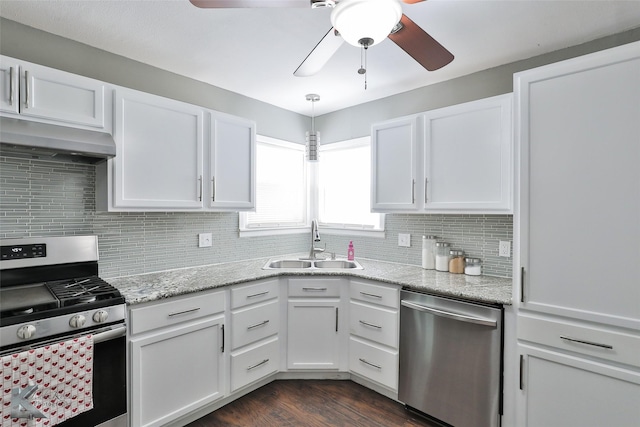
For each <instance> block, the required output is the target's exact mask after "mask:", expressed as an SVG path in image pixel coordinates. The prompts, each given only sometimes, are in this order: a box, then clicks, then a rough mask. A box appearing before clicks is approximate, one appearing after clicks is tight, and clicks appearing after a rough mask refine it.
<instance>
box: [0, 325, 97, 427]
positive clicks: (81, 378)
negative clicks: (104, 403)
mask: <svg viewBox="0 0 640 427" xmlns="http://www.w3.org/2000/svg"><path fill="white" fill-rule="evenodd" d="M0 371H1V372H2V377H1V378H2V394H1V396H2V401H1V402H0V403H1V404H2V407H1V410H2V419H1V423H0V425H1V426H2V427H41V426H47V427H50V426H54V425H56V424H59V423H61V422H63V421H65V420H67V419H69V418H72V417H74V416H76V415H78V414H81V413H83V412H85V411H88V410H90V409H92V408H93V337H92V336H91V335H87V336H84V337H80V338H74V339H70V340H68V341H64V342H59V343H55V344H51V345H46V346H43V347H39V348H36V349H31V350H25V351H22V352H20V353H15V354H10V355H8V356H3V357H2V366H0ZM17 412H20V413H21V414H23V415H28V414H33V415H34V417H33V418H32V419H31V420H29V419H27V418H16V417H15V415H16V413H17ZM42 415H44V417H42ZM45 417H46V418H45Z"/></svg>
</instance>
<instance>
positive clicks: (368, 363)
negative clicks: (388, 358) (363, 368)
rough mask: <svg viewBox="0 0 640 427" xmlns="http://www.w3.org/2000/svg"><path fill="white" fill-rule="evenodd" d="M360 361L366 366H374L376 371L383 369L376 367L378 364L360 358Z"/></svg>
mask: <svg viewBox="0 0 640 427" xmlns="http://www.w3.org/2000/svg"><path fill="white" fill-rule="evenodd" d="M358 360H359V361H361V362H362V363H364V364H366V365H369V366H373V367H374V368H376V369H382V366H380V365H376V364H374V363H371V362H368V361H366V360H365V359H363V358H362V357H360V358H359V359H358Z"/></svg>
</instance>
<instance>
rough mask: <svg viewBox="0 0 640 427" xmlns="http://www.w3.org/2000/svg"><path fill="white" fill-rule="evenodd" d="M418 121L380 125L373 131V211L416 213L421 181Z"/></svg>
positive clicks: (406, 120)
mask: <svg viewBox="0 0 640 427" xmlns="http://www.w3.org/2000/svg"><path fill="white" fill-rule="evenodd" d="M417 120H418V119H417V118H416V117H409V118H403V119H398V120H391V121H388V122H384V123H380V124H376V125H374V126H373V128H372V131H371V137H372V139H371V158H372V163H371V179H372V182H371V210H372V211H374V212H393V211H414V210H416V209H417V205H416V191H418V189H416V184H417V183H416V180H417V166H418V162H417V156H418V153H417V150H418V142H417V124H418V123H417Z"/></svg>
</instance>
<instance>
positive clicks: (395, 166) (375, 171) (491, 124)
mask: <svg viewBox="0 0 640 427" xmlns="http://www.w3.org/2000/svg"><path fill="white" fill-rule="evenodd" d="M512 136H513V133H512V95H511V94H507V95H501V96H496V97H492V98H486V99H481V100H479V101H473V102H468V103H465V104H460V105H454V106H451V107H446V108H441V109H437V110H432V111H429V112H426V113H424V114H420V115H417V116H411V117H403V118H399V119H396V120H390V121H386V122H384V123H379V124H375V125H374V126H373V128H372V185H371V192H372V197H371V200H372V211H374V212H414V213H430V212H434V213H487V214H491V213H496V214H502V213H511V212H512V206H513V203H512V192H513V190H512V188H513V159H512V147H513V137H512ZM418 159H420V160H418Z"/></svg>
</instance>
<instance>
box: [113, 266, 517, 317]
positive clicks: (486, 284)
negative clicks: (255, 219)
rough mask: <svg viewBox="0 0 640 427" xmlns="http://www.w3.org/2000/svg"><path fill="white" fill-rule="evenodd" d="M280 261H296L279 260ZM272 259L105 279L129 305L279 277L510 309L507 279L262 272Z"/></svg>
mask: <svg viewBox="0 0 640 427" xmlns="http://www.w3.org/2000/svg"><path fill="white" fill-rule="evenodd" d="M279 258H289V259H291V258H294V256H282V257H279ZM269 259H273V257H270V258H257V259H251V260H243V261H236V262H227V263H222V264H212V265H206V266H201V267H189V268H181V269H176V270H168V271H162V272H157V273H147V274H140V275H135V276H125V277H118V278H111V279H109V278H106V279H105V280H107V281H108V282H109V283H110V284H112V285H113V286H115V287H116V288H118V289H119V290H120V292H121V293H122V295H123V296H124V297H125V299H126V301H127V304H130V305H133V304H140V303H143V302H149V301H157V300H160V299H164V298H170V297H173V296H178V295H185V294H189V293H193V292H199V291H204V290H209V289H215V288H219V287H223V286H229V285H235V284H238V283H244V282H250V281H253V280H259V279H265V278H269V277H278V276H348V277H356V278H361V279H370V280H377V281H380V282H385V283H391V284H395V285H401V286H403V287H405V288H407V289H414V290H417V291H423V292H429V293H433V294H436V295H445V296H452V297H458V298H464V299H468V300H472V301H479V302H487V303H496V304H504V305H510V304H511V279H508V278H501V277H493V276H467V275H465V274H451V273H443V272H439V271H435V270H424V269H422V268H421V267H419V266H415V265H409V264H398V263H391V262H384V261H378V260H373V259H365V258H358V259H357V261H358V262H359V263H360V264H361V265H362V267H363V268H364V269H363V270H342V269H340V270H338V269H323V270H321V271H319V270H311V271H309V270H307V271H305V270H299V269H275V270H263V269H262V267H263V266H264V265H265V263H266V262H267V261H268V260H269Z"/></svg>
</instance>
